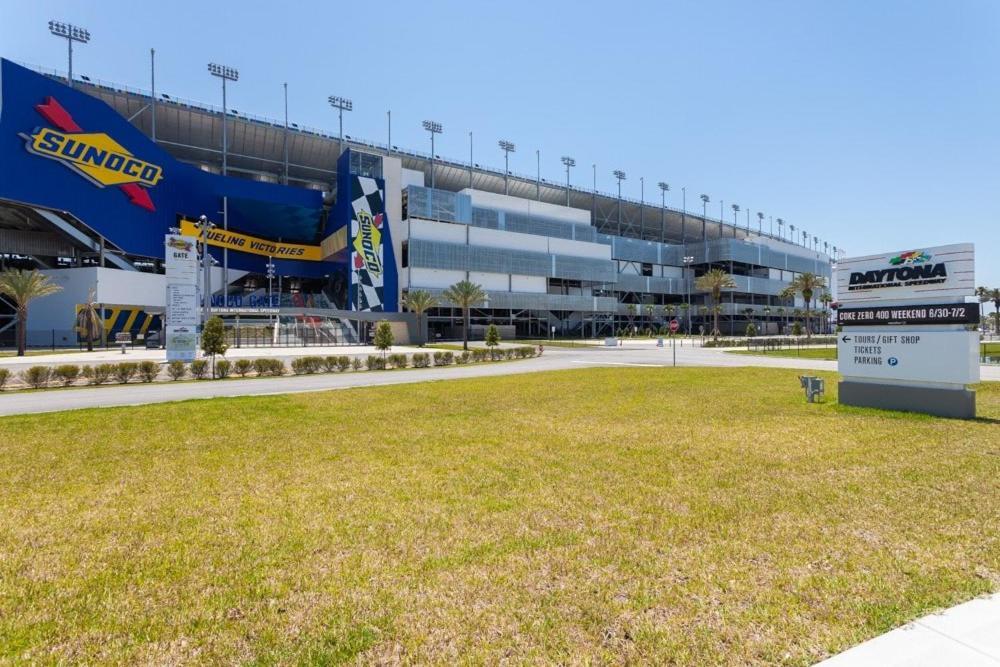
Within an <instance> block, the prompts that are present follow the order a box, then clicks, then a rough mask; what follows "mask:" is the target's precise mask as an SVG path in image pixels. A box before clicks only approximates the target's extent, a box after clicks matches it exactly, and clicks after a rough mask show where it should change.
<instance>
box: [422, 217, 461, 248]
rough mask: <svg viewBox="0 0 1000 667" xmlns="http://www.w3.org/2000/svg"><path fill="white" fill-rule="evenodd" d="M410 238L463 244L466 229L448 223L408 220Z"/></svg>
mask: <svg viewBox="0 0 1000 667" xmlns="http://www.w3.org/2000/svg"><path fill="white" fill-rule="evenodd" d="M409 225H410V236H411V237H412V238H415V239H422V240H425V241H442V242H445V243H463V244H464V243H465V235H466V230H467V227H466V226H465V225H456V224H452V223H450V222H433V221H431V220H417V219H413V218H411V219H410V222H409Z"/></svg>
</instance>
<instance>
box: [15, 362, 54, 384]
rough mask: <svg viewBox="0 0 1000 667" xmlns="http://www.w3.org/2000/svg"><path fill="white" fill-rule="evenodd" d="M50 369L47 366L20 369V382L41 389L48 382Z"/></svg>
mask: <svg viewBox="0 0 1000 667" xmlns="http://www.w3.org/2000/svg"><path fill="white" fill-rule="evenodd" d="M50 377H52V371H50V370H49V367H48V366H32V367H31V368H29V369H28V370H26V371H21V382H23V383H24V384H26V385H28V386H29V387H32V388H34V389H41V388H42V387H46V386H48V384H49V378H50Z"/></svg>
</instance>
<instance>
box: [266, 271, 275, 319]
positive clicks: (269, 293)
mask: <svg viewBox="0 0 1000 667" xmlns="http://www.w3.org/2000/svg"><path fill="white" fill-rule="evenodd" d="M265 267H266V269H267V307H268V309H271V308H274V292H273V291H272V290H271V285H272V284H273V283H272V281H273V280H274V262H273V261H272V258H271V256H270V255H268V257H267V264H266V265H265ZM267 319H268V320H270V319H271V315H270V314H268V316H267Z"/></svg>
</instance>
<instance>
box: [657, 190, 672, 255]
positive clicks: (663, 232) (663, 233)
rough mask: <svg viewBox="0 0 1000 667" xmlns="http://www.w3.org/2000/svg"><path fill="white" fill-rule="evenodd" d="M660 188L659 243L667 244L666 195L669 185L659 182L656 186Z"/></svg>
mask: <svg viewBox="0 0 1000 667" xmlns="http://www.w3.org/2000/svg"><path fill="white" fill-rule="evenodd" d="M656 185H657V187H659V188H660V243H666V242H667V193H668V192H670V184H669V183H666V182H664V181H660V182H659V183H657V184H656Z"/></svg>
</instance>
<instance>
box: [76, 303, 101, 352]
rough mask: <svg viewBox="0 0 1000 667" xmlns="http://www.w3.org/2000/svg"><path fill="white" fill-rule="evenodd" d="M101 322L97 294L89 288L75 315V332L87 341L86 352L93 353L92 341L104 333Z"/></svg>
mask: <svg viewBox="0 0 1000 667" xmlns="http://www.w3.org/2000/svg"><path fill="white" fill-rule="evenodd" d="M102 320H103V318H102V317H101V306H100V304H99V303H97V293H96V292H95V291H94V288H93V287H91V288H90V292H88V293H87V301H86V302H84V303H82V304H80V310H78V311H77V313H76V330H77V331H78V332H79V333H80V335H81V336H82V337H83V339H84V340H86V341H87V352H93V351H94V341H95V340H97V339H98V338H100V337H101V334H102V333H103V332H104V323H103V321H102Z"/></svg>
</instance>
